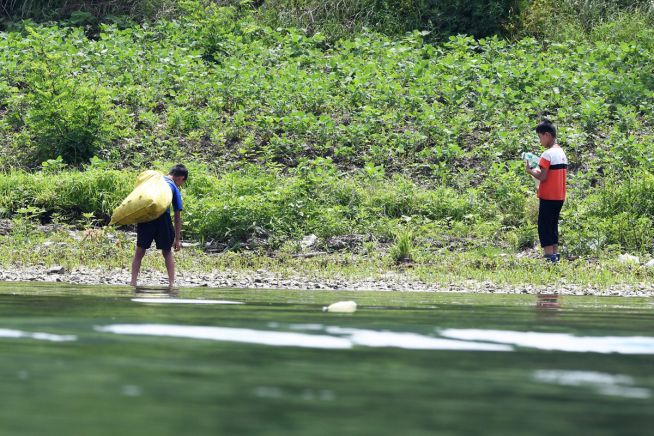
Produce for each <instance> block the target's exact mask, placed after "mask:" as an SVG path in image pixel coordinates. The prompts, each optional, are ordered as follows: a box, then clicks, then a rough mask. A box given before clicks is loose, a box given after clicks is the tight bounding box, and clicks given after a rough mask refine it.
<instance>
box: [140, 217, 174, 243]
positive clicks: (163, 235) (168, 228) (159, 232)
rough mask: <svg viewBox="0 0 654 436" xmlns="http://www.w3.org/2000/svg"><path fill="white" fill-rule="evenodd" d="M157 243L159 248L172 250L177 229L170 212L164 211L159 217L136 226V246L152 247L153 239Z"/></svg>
mask: <svg viewBox="0 0 654 436" xmlns="http://www.w3.org/2000/svg"><path fill="white" fill-rule="evenodd" d="M153 240H154V241H155V242H156V243H157V248H158V249H159V250H170V249H171V248H172V246H173V242H174V241H175V229H173V222H172V220H171V219H170V213H169V212H164V214H163V215H161V216H160V217H159V218H157V219H156V220H153V221H148V222H147V223H140V224H138V225H137V226H136V246H137V247H141V248H144V249H146V250H147V249H148V248H150V246H151V245H152V241H153Z"/></svg>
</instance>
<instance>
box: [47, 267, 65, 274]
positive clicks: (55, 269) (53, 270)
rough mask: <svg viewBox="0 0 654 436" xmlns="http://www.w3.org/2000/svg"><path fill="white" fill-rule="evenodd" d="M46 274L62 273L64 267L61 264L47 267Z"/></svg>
mask: <svg viewBox="0 0 654 436" xmlns="http://www.w3.org/2000/svg"><path fill="white" fill-rule="evenodd" d="M47 272H48V274H63V273H64V272H66V269H65V268H64V267H63V266H61V265H55V266H52V267H50V268H49V269H48V271H47Z"/></svg>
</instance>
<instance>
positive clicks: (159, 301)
mask: <svg viewBox="0 0 654 436" xmlns="http://www.w3.org/2000/svg"><path fill="white" fill-rule="evenodd" d="M132 301H134V302H136V303H156V304H245V303H243V302H242V301H229V300H199V299H190V298H132Z"/></svg>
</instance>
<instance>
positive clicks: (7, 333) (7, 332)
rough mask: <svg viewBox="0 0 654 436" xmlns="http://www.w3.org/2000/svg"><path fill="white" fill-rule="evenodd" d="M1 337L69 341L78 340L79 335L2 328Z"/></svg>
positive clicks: (0, 330)
mask: <svg viewBox="0 0 654 436" xmlns="http://www.w3.org/2000/svg"><path fill="white" fill-rule="evenodd" d="M0 338H16V339H36V340H39V341H50V342H68V341H76V340H77V336H75V335H53V334H51V333H42V332H24V331H21V330H13V329H0Z"/></svg>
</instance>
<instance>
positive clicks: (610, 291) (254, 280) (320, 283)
mask: <svg viewBox="0 0 654 436" xmlns="http://www.w3.org/2000/svg"><path fill="white" fill-rule="evenodd" d="M0 279H1V280H4V281H22V282H25V281H43V282H45V281H50V282H53V281H57V282H61V283H74V284H80V285H95V284H113V285H120V284H125V285H127V284H128V283H129V281H130V272H129V270H128V269H126V268H120V269H114V270H110V269H90V268H85V267H78V268H74V269H71V270H66V269H65V268H63V267H61V266H59V265H55V266H53V267H46V266H43V265H41V266H35V267H29V268H23V269H17V268H10V269H5V270H2V269H0ZM140 283H141V284H143V285H165V284H167V278H166V274H165V272H157V271H153V270H150V269H145V270H143V271H142V273H141V276H140ZM177 285H178V286H179V287H212V288H218V287H227V288H252V289H262V288H265V289H305V290H317V289H336V290H338V289H341V290H361V291H387V292H397V291H400V292H406V291H416V292H417V291H419V292H460V293H501V294H537V293H552V292H556V293H559V294H562V295H598V296H599V295H615V296H650V297H651V296H654V284H648V283H641V284H635V285H616V286H612V287H607V288H603V289H597V288H593V287H590V286H588V285H575V284H573V283H561V284H560V285H557V286H552V285H550V286H539V285H533V284H527V285H514V286H507V285H496V284H494V283H492V282H489V281H483V282H477V281H474V280H466V281H465V282H461V283H431V284H430V283H425V282H421V281H418V280H416V279H413V278H411V277H407V276H404V275H402V274H398V273H391V274H384V275H383V276H382V277H381V278H379V279H374V278H370V277H367V278H364V279H359V280H356V279H343V278H331V279H319V278H316V277H298V276H295V277H288V278H282V277H281V275H280V274H277V273H272V272H270V271H266V270H257V271H251V272H236V271H216V272H213V273H210V274H207V273H201V274H193V273H192V272H189V271H185V272H184V274H179V275H178V281H177Z"/></svg>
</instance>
